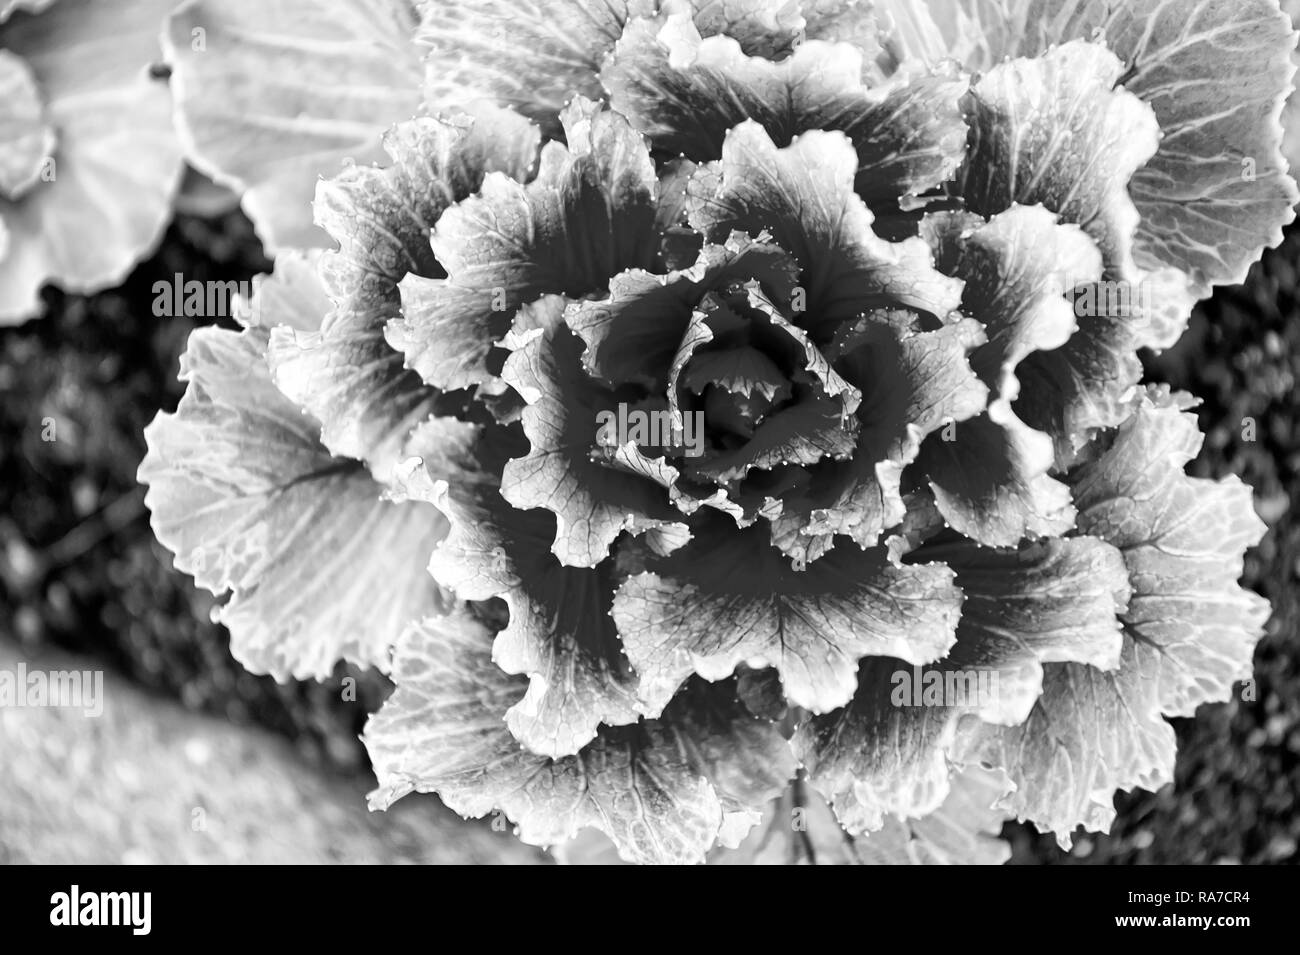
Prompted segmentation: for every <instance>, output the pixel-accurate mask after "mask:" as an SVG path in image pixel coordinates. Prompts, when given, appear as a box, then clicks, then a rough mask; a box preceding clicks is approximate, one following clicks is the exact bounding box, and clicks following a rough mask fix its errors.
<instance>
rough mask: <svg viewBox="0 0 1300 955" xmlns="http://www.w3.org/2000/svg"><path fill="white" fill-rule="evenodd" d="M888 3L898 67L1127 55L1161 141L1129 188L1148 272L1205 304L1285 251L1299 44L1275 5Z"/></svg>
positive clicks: (1215, 1)
mask: <svg viewBox="0 0 1300 955" xmlns="http://www.w3.org/2000/svg"><path fill="white" fill-rule="evenodd" d="M880 5H881V6H883V7H884V8H885V10H886V11H887V12H888V14H889V15H890V16H891V17H892V18H894V19H895V20H896V21H897V22H899V24H900V28H899V30H898V31H897V32H896V34H895V36H894V40H895V44H896V47H897V49H896V55H897V56H898V57H900V58H906V57H913V56H914V57H918V58H920V59H921V60H923V61H927V62H937V61H938V60H940V59H943V58H945V57H953V58H955V59H956V60H957V61H958V62H960V63H963V64H965V65H966V67H967V68H968V69H972V70H987V69H990V68H996V65H997V64H999V63H1001V62H1002V61H1003V60H1004V59H1005V58H1007V57H1015V56H1027V57H1036V56H1041V55H1043V54H1044V53H1049V54H1050V51H1051V50H1052V48H1053V47H1054V46H1056V45H1058V44H1062V43H1065V42H1066V41H1069V40H1091V41H1093V42H1096V43H1104V44H1105V45H1106V46H1107V47H1109V48H1110V50H1112V51H1113V52H1114V53H1115V55H1116V56H1118V57H1119V59H1120V60H1121V61H1122V64H1123V67H1122V69H1123V73H1122V82H1123V85H1124V88H1125V89H1126V90H1128V91H1129V92H1131V93H1133V94H1135V95H1136V96H1138V97H1139V98H1140V99H1141V100H1143V101H1144V102H1145V103H1147V104H1148V105H1150V106H1151V108H1152V109H1153V110H1154V111H1155V115H1156V118H1157V120H1158V121H1159V124H1160V130H1161V132H1162V134H1163V136H1162V139H1161V142H1160V148H1159V151H1158V152H1157V153H1156V154H1155V156H1154V157H1152V159H1151V160H1150V161H1149V162H1148V163H1147V164H1146V166H1145V167H1144V168H1143V169H1141V170H1139V171H1138V172H1137V173H1136V174H1135V176H1134V177H1133V183H1132V187H1131V192H1132V196H1133V201H1134V203H1135V204H1136V207H1137V210H1138V212H1139V213H1140V214H1141V222H1140V223H1139V225H1138V232H1137V240H1136V246H1135V257H1136V261H1137V264H1138V266H1139V267H1141V268H1143V269H1147V270H1151V271H1156V270H1159V269H1161V268H1173V269H1177V270H1179V271H1181V272H1183V273H1186V275H1187V276H1188V277H1189V278H1190V279H1191V284H1190V288H1189V290H1188V291H1189V292H1190V294H1191V295H1192V296H1193V297H1196V298H1203V297H1205V296H1206V295H1208V294H1209V292H1210V288H1211V286H1212V285H1226V284H1234V283H1237V282H1241V281H1243V280H1244V279H1245V278H1246V273H1247V271H1248V270H1249V268H1250V265H1251V264H1252V263H1253V262H1254V261H1255V260H1256V259H1258V258H1259V255H1260V252H1261V251H1262V250H1263V249H1264V248H1267V247H1271V246H1274V245H1277V244H1278V243H1279V242H1280V241H1281V239H1282V231H1281V230H1282V227H1283V226H1284V225H1286V224H1288V223H1289V222H1291V221H1292V219H1293V217H1294V212H1293V209H1292V207H1293V206H1294V204H1295V202H1296V200H1297V198H1300V193H1298V192H1297V190H1296V185H1295V182H1294V181H1293V179H1292V178H1291V176H1289V175H1288V174H1287V165H1286V160H1285V159H1284V158H1283V156H1282V154H1281V152H1280V151H1279V147H1280V146H1281V143H1282V137H1283V132H1282V124H1280V123H1279V122H1278V119H1279V116H1280V115H1281V112H1282V108H1283V105H1284V101H1285V99H1286V96H1287V93H1288V92H1289V89H1290V84H1291V80H1292V77H1293V74H1294V66H1293V65H1292V63H1291V62H1290V55H1291V51H1292V49H1294V47H1295V38H1294V35H1293V34H1292V32H1291V24H1290V22H1289V19H1288V18H1287V17H1286V16H1285V15H1284V14H1282V13H1280V12H1279V10H1278V4H1277V2H1276V0H1128V2H1125V3H1118V4H1101V3H1094V2H1090V0H1010V2H1005V3H996V4H994V3H988V2H986V0H926V2H923V3H912V2H911V0H884V2H883V3H881V4H880ZM1165 344H1166V345H1168V344H1171V342H1166V343H1165Z"/></svg>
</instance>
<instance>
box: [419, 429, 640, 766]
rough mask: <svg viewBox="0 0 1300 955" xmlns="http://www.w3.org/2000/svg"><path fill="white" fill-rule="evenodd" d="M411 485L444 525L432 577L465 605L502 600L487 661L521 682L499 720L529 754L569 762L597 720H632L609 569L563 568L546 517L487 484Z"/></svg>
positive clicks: (631, 681)
mask: <svg viewBox="0 0 1300 955" xmlns="http://www.w3.org/2000/svg"><path fill="white" fill-rule="evenodd" d="M501 450H502V451H503V452H505V449H504V448H503V449H501ZM505 453H508V452H505ZM491 470H494V469H493V468H489V473H490V471H491ZM417 480H419V481H421V482H425V483H424V484H423V488H424V489H423V491H422V493H421V496H422V497H423V498H424V499H427V500H429V501H431V502H432V503H433V504H435V505H436V506H437V507H438V509H439V510H441V511H442V512H443V514H444V515H445V516H446V517H447V519H448V521H449V522H450V525H451V529H450V531H449V533H448V535H447V537H446V539H445V540H443V541H442V542H440V543H439V544H438V546H437V548H436V550H435V551H434V554H433V558H432V559H431V561H430V563H429V572H430V573H431V574H433V577H434V579H435V580H437V581H438V582H439V583H440V584H442V585H443V586H444V587H446V588H448V589H449V590H451V591H452V592H453V593H455V594H456V595H457V596H458V597H460V598H461V599H464V600H489V599H491V598H493V597H502V598H504V600H505V603H506V607H507V609H508V611H509V614H510V622H509V625H508V626H507V627H506V628H505V629H504V630H502V631H501V632H500V633H499V634H497V637H496V641H495V644H494V648H493V654H492V655H493V659H494V660H495V662H496V664H497V665H498V666H500V667H501V668H502V669H503V670H505V671H506V672H507V673H520V674H524V675H526V676H527V677H528V678H529V684H528V692H527V693H526V694H525V695H524V697H523V699H522V700H519V701H518V702H517V703H515V704H514V705H513V706H511V707H510V709H509V710H507V711H506V714H505V719H506V724H507V725H508V726H509V727H510V731H511V732H512V733H513V734H514V735H515V737H516V738H517V739H518V740H519V741H520V742H521V743H523V744H524V745H525V746H526V747H527V748H528V749H529V750H531V751H532V752H534V753H538V754H540V755H543V756H554V757H560V756H571V755H573V754H575V753H577V752H578V751H579V750H580V749H582V747H584V746H586V745H587V744H588V743H590V742H591V741H592V740H593V739H595V738H596V733H597V729H598V727H599V726H600V725H601V724H602V723H603V724H605V725H607V726H621V725H624V724H627V723H635V722H636V721H637V720H638V719H639V718H640V716H641V715H642V709H643V708H642V707H641V706H640V704H639V701H638V700H637V697H636V679H635V676H634V675H633V673H632V670H631V667H630V666H629V665H628V663H627V660H626V658H625V657H624V655H623V648H622V645H621V644H620V642H619V639H618V634H617V633H616V632H615V629H614V622H613V620H612V619H610V615H609V613H610V603H611V601H612V599H613V594H614V584H613V581H611V580H610V579H609V573H610V569H611V568H610V567H609V566H608V565H602V566H601V567H599V568H595V569H588V568H577V567H565V566H564V565H562V564H561V563H560V562H559V561H558V560H556V559H555V557H554V556H553V555H552V554H551V552H550V546H551V541H552V540H553V539H554V537H555V521H554V518H553V517H552V516H551V515H550V514H549V513H547V512H546V511H540V510H530V511H524V510H519V509H518V508H515V507H512V506H511V505H510V504H508V503H506V501H505V500H504V499H503V498H502V497H501V493H500V491H499V490H498V488H497V487H496V485H495V483H494V482H492V481H491V480H488V481H486V482H478V483H469V482H464V481H457V482H456V483H455V485H454V486H452V487H449V486H448V484H447V483H446V482H440V483H437V484H434V483H432V482H428V479H427V477H426V476H424V475H421V476H420V478H418V479H417Z"/></svg>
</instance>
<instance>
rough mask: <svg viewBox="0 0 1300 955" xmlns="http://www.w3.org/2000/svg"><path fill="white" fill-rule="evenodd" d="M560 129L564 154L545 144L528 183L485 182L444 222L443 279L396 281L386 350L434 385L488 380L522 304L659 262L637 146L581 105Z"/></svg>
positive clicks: (604, 116) (595, 287)
mask: <svg viewBox="0 0 1300 955" xmlns="http://www.w3.org/2000/svg"><path fill="white" fill-rule="evenodd" d="M563 120H564V124H565V132H566V137H567V143H568V145H567V148H566V147H565V146H563V145H561V144H560V143H558V142H552V143H548V144H547V146H546V148H545V149H543V150H542V156H541V166H540V169H539V171H538V173H537V177H536V178H535V179H534V180H532V181H531V182H529V183H528V184H527V185H524V184H522V183H520V182H518V181H517V180H515V179H511V178H510V177H509V176H506V175H503V174H501V173H490V174H489V175H488V176H487V177H486V178H485V179H484V181H483V187H482V192H481V194H480V195H478V196H475V197H473V198H470V199H467V200H465V201H464V202H461V203H458V204H456V205H454V206H452V207H451V208H450V209H448V210H447V211H446V212H445V213H443V215H442V218H441V219H439V220H438V224H437V226H436V227H435V229H434V232H433V239H432V245H433V252H434V255H435V256H436V257H437V260H438V262H439V263H440V264H441V265H442V267H443V268H444V269H446V272H447V278H445V279H431V278H424V277H422V276H419V275H416V274H410V275H407V276H406V278H405V279H403V280H402V283H401V293H402V315H401V317H400V318H396V319H394V320H393V321H392V322H391V323H390V325H389V329H388V339H389V341H390V342H391V343H392V344H393V346H394V347H395V348H397V349H399V350H400V351H402V352H405V354H406V358H407V364H408V365H409V367H411V368H414V369H415V370H416V371H417V372H419V373H420V375H421V377H422V378H423V379H424V380H425V381H426V382H428V383H429V384H431V385H434V386H436V387H439V388H445V389H451V388H462V387H466V386H469V385H475V384H483V383H485V382H488V381H490V380H491V377H492V376H491V373H490V371H489V369H488V366H487V363H486V359H487V356H488V353H489V352H490V351H491V349H492V346H493V344H494V343H495V342H496V341H497V340H498V339H500V338H501V337H502V336H503V335H504V334H505V333H506V331H507V330H508V329H509V327H510V319H511V316H512V314H513V313H514V312H515V311H516V310H517V309H518V308H519V306H520V305H523V304H525V303H527V302H532V301H535V300H536V299H538V298H540V297H541V296H543V295H549V294H564V295H567V296H569V297H570V298H579V297H581V296H584V295H587V294H590V293H593V292H599V291H602V290H604V289H605V288H606V287H607V286H608V283H609V281H610V279H611V278H612V277H613V276H615V275H617V274H618V273H620V272H622V271H624V270H625V269H634V268H643V269H644V268H649V267H650V266H651V265H652V264H653V263H654V260H655V257H656V255H657V253H658V247H657V237H656V236H655V234H654V222H655V217H656V213H657V208H656V195H657V191H658V180H657V178H656V176H655V168H654V163H653V162H651V160H650V154H649V153H648V152H647V150H646V146H645V143H644V141H643V140H642V139H641V137H640V136H639V135H638V134H637V133H636V132H634V131H633V130H632V129H631V127H629V126H628V125H627V121H626V120H624V119H623V118H622V117H621V116H619V115H618V114H616V113H612V112H609V111H608V110H601V109H600V108H599V107H598V106H597V105H596V104H595V103H592V102H589V101H587V100H582V99H578V100H575V101H574V102H573V104H572V105H571V106H569V107H568V109H566V110H565V113H564V115H563Z"/></svg>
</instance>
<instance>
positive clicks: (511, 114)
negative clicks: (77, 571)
mask: <svg viewBox="0 0 1300 955" xmlns="http://www.w3.org/2000/svg"><path fill="white" fill-rule="evenodd" d="M196 29H201V30H205V31H206V34H207V36H208V42H207V49H206V50H205V51H204V52H202V53H196V52H193V51H191V50H189V49H188V48H187V46H186V44H185V42H184V41H185V38H186V37H188V36H190V35H191V34H192V33H193V31H194V30H196ZM168 37H169V40H168V42H167V47H168V51H169V60H170V62H171V66H172V68H173V71H174V79H175V82H176V84H177V91H178V98H179V103H180V122H181V124H182V129H183V130H184V135H185V138H186V141H187V142H188V143H189V144H190V145H191V147H192V148H193V149H194V150H195V151H196V156H195V159H194V161H195V162H196V164H197V165H198V166H199V168H201V169H203V170H204V171H205V172H208V173H209V174H211V175H213V176H214V177H215V178H217V180H218V181H220V182H225V183H228V184H232V185H234V186H236V187H237V188H239V189H240V190H241V191H242V192H243V196H244V205H245V209H246V210H247V211H248V212H249V214H250V215H251V216H252V217H253V219H254V221H255V222H256V224H257V227H258V229H259V232H260V233H261V234H262V235H263V237H264V238H266V239H267V240H268V242H270V243H271V244H273V245H275V246H276V247H277V248H279V249H280V250H281V251H280V254H279V256H278V258H277V261H276V266H275V271H274V273H273V274H272V275H271V276H270V277H269V278H267V280H266V281H265V282H263V283H262V284H261V286H260V289H259V292H258V294H257V297H256V299H255V300H254V301H253V303H252V305H251V307H250V308H249V309H248V310H247V312H246V314H244V316H243V319H244V328H243V329H242V330H241V331H238V332H236V331H228V330H223V329H217V328H205V329H200V330H198V331H196V332H194V334H193V335H192V337H191V339H190V343H189V348H188V351H187V352H186V354H185V356H184V358H183V359H182V378H183V379H185V380H186V381H188V383H189V386H188V390H187V391H186V394H185V396H184V398H183V399H182V400H181V403H180V405H179V407H178V408H177V410H176V412H175V413H174V414H163V415H160V416H159V417H158V419H157V420H156V421H155V422H154V423H153V424H152V425H151V426H150V428H149V429H148V432H147V438H148V443H149V453H148V456H147V457H146V459H145V461H144V463H143V464H142V466H141V468H140V479H141V481H143V482H144V483H146V484H147V485H148V486H149V490H148V497H147V502H148V505H149V507H150V509H151V511H152V519H153V526H154V530H155V532H156V534H157V536H158V538H159V540H160V541H162V543H164V544H165V545H166V546H167V547H168V548H170V549H171V550H172V551H173V552H174V554H175V555H176V565H177V567H179V568H180V569H182V570H184V571H185V572H187V573H190V574H192V575H193V576H194V577H195V580H196V581H197V582H198V583H199V584H200V585H201V586H204V587H206V588H208V589H210V590H212V591H213V592H214V593H217V594H223V595H226V596H227V599H226V601H225V603H224V604H223V605H222V606H221V607H220V609H219V611H218V612H219V615H220V619H221V620H222V621H223V622H224V623H225V624H226V625H227V626H228V627H229V629H230V632H231V639H232V649H233V651H234V652H235V654H236V656H238V657H239V659H240V660H241V661H242V662H243V663H244V664H245V665H246V666H247V667H248V668H249V669H250V670H253V671H254V672H258V673H270V674H273V675H274V676H276V677H277V678H278V679H289V678H297V679H305V678H323V677H325V676H327V675H329V674H330V673H331V671H332V670H333V668H334V666H335V665H336V664H337V663H338V662H339V661H340V660H346V661H350V662H352V663H354V664H359V665H364V666H372V667H375V668H377V669H379V670H381V671H384V672H386V673H388V674H390V676H391V678H392V680H393V682H394V684H395V685H396V689H395V691H394V692H393V695H392V696H391V697H390V698H389V700H388V701H387V703H386V704H385V705H384V706H383V708H382V709H381V710H380V711H379V712H378V713H377V714H375V715H374V716H373V717H372V718H371V720H370V722H369V724H368V726H367V729H366V733H365V742H366V745H367V747H368V749H369V752H370V756H371V759H372V763H373V766H374V770H375V773H376V775H377V777H378V780H379V786H378V788H377V789H376V790H375V792H374V793H373V794H372V796H371V804H372V806H373V807H377V808H383V807H386V806H388V805H389V804H391V803H392V802H393V801H394V800H396V799H398V798H400V797H402V796H404V795H406V794H408V793H411V792H417V791H418V792H436V793H438V794H439V795H440V797H441V798H442V800H443V801H444V802H445V803H446V804H447V805H448V806H450V807H451V808H453V809H455V810H456V811H458V812H460V813H462V814H463V815H465V816H484V815H486V814H489V813H493V812H499V813H502V814H504V816H505V817H506V818H508V819H509V820H510V821H511V822H512V823H513V824H514V826H515V827H516V831H517V833H518V835H519V836H520V838H522V839H523V840H525V841H526V842H529V843H533V844H537V845H543V846H554V847H559V848H561V849H562V850H563V854H564V855H565V856H567V857H570V858H611V857H612V856H613V855H614V854H616V855H617V857H619V858H621V859H623V860H625V861H630V862H639V863H683V862H699V861H711V862H719V863H730V862H792V861H831V862H880V861H885V862H894V861H913V862H975V861H979V862H991V861H1002V860H1004V859H1005V858H1006V857H1007V855H1008V850H1007V848H1006V846H1005V845H1004V844H1002V843H1001V842H1000V841H998V840H997V839H996V838H995V837H996V834H997V832H998V831H999V828H1000V826H1001V823H1002V821H1003V820H1004V819H1005V818H1009V817H1014V818H1018V819H1025V820H1030V821H1032V822H1033V823H1034V824H1035V825H1037V826H1039V827H1040V828H1042V829H1044V830H1051V831H1053V832H1055V833H1056V834H1057V838H1058V840H1059V841H1060V843H1061V845H1062V846H1065V847H1068V846H1069V844H1070V839H1071V834H1072V833H1073V832H1074V830H1075V829H1076V828H1078V827H1080V826H1082V827H1084V828H1085V829H1088V830H1105V829H1106V828H1107V827H1108V826H1109V824H1110V822H1111V821H1112V819H1113V818H1114V816H1115V810H1114V808H1113V804H1112V798H1113V794H1114V792H1115V791H1116V790H1120V789H1132V788H1135V787H1143V788H1148V789H1153V788H1157V787H1159V786H1161V785H1164V784H1165V783H1167V782H1169V781H1170V779H1171V778H1172V769H1173V763H1174V750H1175V745H1174V733H1173V730H1172V728H1171V726H1170V724H1169V723H1168V722H1167V720H1166V718H1167V717H1172V716H1189V715H1191V714H1193V713H1194V712H1195V710H1196V708H1197V707H1198V706H1199V705H1200V704H1201V703H1206V702H1212V701H1222V700H1226V699H1228V698H1229V696H1230V694H1231V692H1232V686H1233V683H1234V681H1237V680H1240V679H1243V678H1245V677H1248V676H1249V674H1250V669H1251V656H1252V651H1253V648H1254V645H1255V643H1256V641H1257V639H1258V638H1259V635H1260V633H1261V629H1262V627H1263V624H1264V621H1265V619H1266V618H1267V615H1268V606H1267V603H1266V602H1265V601H1264V600H1262V599H1261V598H1259V597H1258V596H1256V595H1254V594H1251V593H1248V592H1246V591H1244V590H1242V589H1241V588H1240V587H1239V586H1238V584H1237V580H1238V578H1239V576H1240V575H1241V571H1242V560H1243V554H1244V551H1245V550H1246V549H1247V548H1249V547H1250V546H1252V545H1254V544H1255V543H1257V542H1258V540H1259V539H1260V536H1261V535H1262V533H1263V531H1264V526H1263V524H1262V523H1261V522H1260V521H1259V519H1258V518H1257V517H1256V516H1255V514H1254V511H1253V508H1252V505H1251V495H1250V491H1249V489H1248V488H1247V487H1245V486H1244V485H1243V484H1241V483H1240V482H1239V481H1238V480H1237V479H1235V478H1233V477H1229V478H1227V479H1225V480H1221V481H1210V480H1204V479H1195V478H1190V477H1188V476H1187V475H1186V474H1185V473H1184V466H1185V465H1186V464H1187V463H1188V461H1189V460H1190V459H1192V458H1193V457H1194V456H1195V455H1196V453H1197V451H1198V449H1199V447H1200V442H1201V436H1200V433H1199V431H1198V428H1197V424H1196V417H1195V415H1194V414H1193V413H1192V411H1191V409H1192V408H1193V407H1194V403H1195V402H1194V399H1193V398H1191V397H1190V396H1187V395H1183V394H1176V393H1171V392H1170V391H1169V389H1167V388H1162V387H1160V386H1158V385H1153V384H1143V383H1141V377H1142V367H1141V364H1140V362H1139V358H1138V355H1139V352H1140V350H1141V349H1155V350H1158V349H1162V348H1166V347H1168V346H1170V345H1171V344H1173V343H1174V342H1175V341H1176V340H1177V339H1178V337H1179V335H1180V334H1181V332H1182V330H1183V327H1184V325H1185V322H1186V320H1187V318H1188V315H1189V313H1190V310H1191V308H1192V307H1193V305H1194V304H1195V303H1196V301H1198V300H1199V299H1202V298H1204V297H1206V296H1208V295H1209V294H1210V293H1211V291H1212V289H1213V287H1214V286H1216V285H1224V284H1232V283H1236V282H1240V281H1242V280H1243V279H1244V278H1245V276H1246V272H1247V270H1248V268H1249V266H1250V265H1251V263H1252V262H1253V261H1255V260H1256V259H1257V258H1258V256H1259V255H1260V253H1261V250H1262V249H1263V248H1265V247H1267V246H1270V245H1273V244H1276V243H1277V242H1278V241H1280V238H1281V228H1282V226H1283V225H1285V224H1287V223H1288V222H1290V221H1291V219H1292V217H1293V212H1292V207H1293V205H1294V203H1295V202H1296V199H1297V192H1296V188H1295V184H1294V183H1293V181H1292V180H1291V178H1290V177H1289V176H1288V175H1287V171H1286V162H1285V160H1283V158H1282V156H1281V154H1280V151H1279V146H1280V142H1281V138H1282V128H1281V124H1280V120H1279V117H1280V115H1281V111H1282V108H1283V103H1284V100H1285V98H1286V96H1287V94H1288V93H1289V92H1290V81H1291V76H1292V73H1293V69H1294V68H1293V67H1292V65H1291V59H1290V57H1291V51H1292V49H1293V47H1294V45H1295V35H1294V34H1293V32H1292V30H1291V26H1290V22H1289V20H1288V19H1287V17H1285V16H1284V15H1283V14H1282V13H1281V12H1280V10H1279V8H1278V5H1277V2H1276V0H1208V2H1198V3H1191V2H1183V0H1174V2H1169V0H1160V2H1157V0H1136V2H1133V3H1127V4H1122V5H1113V4H1100V3H1092V2H1086V0H1012V2H1009V3H1003V2H1000V3H992V2H984V0H910V2H909V0H879V2H874V3H868V2H854V0H802V2H798V0H796V2H785V0H780V2H778V0H690V2H686V0H662V2H660V0H600V2H595V0H544V2H543V0H428V2H424V3H420V4H417V5H415V6H413V7H412V6H408V5H407V4H405V3H402V2H398V0H335V2H330V3H325V2H324V0H278V2H274V3H269V4H268V3H265V2H261V0H259V2H253V0H234V2H231V0H222V2H220V3H217V2H215V0H194V2H191V3H188V4H186V5H185V6H184V7H183V8H182V9H181V10H179V11H178V12H177V13H176V14H175V15H174V16H173V17H172V19H171V21H170V23H169V27H168ZM376 158H377V159H378V162H377V163H372V162H371V160H373V159H376ZM345 159H350V160H351V161H350V162H343V163H342V165H341V168H340V162H341V160H345ZM318 175H320V176H323V177H324V178H322V179H321V181H319V182H318V183H317V182H316V177H317V176H318ZM313 188H314V189H315V198H314V203H311V204H310V206H309V204H308V202H307V195H306V194H307V193H309V191H310V190H311V189H313ZM309 213H310V214H309ZM593 830H595V832H593Z"/></svg>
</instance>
